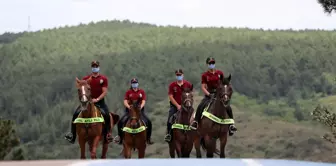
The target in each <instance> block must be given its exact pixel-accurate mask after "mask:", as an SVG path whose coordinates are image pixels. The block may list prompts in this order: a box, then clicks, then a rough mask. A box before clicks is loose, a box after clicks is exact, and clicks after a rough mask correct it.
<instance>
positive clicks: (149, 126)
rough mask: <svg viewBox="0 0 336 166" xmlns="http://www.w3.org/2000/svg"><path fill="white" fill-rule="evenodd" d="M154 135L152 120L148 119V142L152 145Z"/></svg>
mask: <svg viewBox="0 0 336 166" xmlns="http://www.w3.org/2000/svg"><path fill="white" fill-rule="evenodd" d="M151 137H152V122H151V121H150V120H147V144H148V145H152V144H154V142H152V141H151Z"/></svg>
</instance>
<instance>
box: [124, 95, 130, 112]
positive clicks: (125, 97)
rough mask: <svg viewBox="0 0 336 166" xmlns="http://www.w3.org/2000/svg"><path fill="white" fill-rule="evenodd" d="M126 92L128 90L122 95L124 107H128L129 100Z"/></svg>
mask: <svg viewBox="0 0 336 166" xmlns="http://www.w3.org/2000/svg"><path fill="white" fill-rule="evenodd" d="M128 92H129V91H127V92H126V93H125V96H124V106H125V107H126V108H128V109H129V108H130V105H129V104H128V100H129V98H128V96H129V95H128Z"/></svg>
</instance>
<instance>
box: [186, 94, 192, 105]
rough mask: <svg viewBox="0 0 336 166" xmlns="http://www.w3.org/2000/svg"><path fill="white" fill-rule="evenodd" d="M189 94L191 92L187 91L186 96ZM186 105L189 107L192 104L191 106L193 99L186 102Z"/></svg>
mask: <svg viewBox="0 0 336 166" xmlns="http://www.w3.org/2000/svg"><path fill="white" fill-rule="evenodd" d="M189 95H190V93H186V97H187V98H188V97H189ZM186 106H187V107H190V106H191V101H190V100H187V102H186Z"/></svg>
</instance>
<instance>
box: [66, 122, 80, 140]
mask: <svg viewBox="0 0 336 166" xmlns="http://www.w3.org/2000/svg"><path fill="white" fill-rule="evenodd" d="M76 136H77V135H76V124H71V132H69V133H67V134H66V135H65V136H64V138H65V139H66V140H68V141H69V142H70V143H72V144H74V143H75V141H76Z"/></svg>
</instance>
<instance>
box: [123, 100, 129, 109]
mask: <svg viewBox="0 0 336 166" xmlns="http://www.w3.org/2000/svg"><path fill="white" fill-rule="evenodd" d="M124 106H125V107H126V108H128V109H129V108H130V105H129V104H128V100H124Z"/></svg>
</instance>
